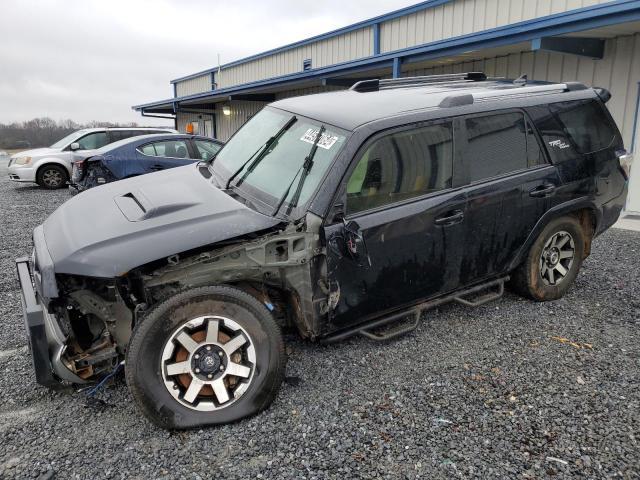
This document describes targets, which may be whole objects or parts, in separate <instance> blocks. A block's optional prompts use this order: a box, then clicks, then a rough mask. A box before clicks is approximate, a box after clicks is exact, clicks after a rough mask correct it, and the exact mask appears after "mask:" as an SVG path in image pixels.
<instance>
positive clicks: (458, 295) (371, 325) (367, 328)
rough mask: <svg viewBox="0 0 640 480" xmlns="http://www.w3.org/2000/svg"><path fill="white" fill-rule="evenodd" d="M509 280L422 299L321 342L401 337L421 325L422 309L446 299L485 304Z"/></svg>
mask: <svg viewBox="0 0 640 480" xmlns="http://www.w3.org/2000/svg"><path fill="white" fill-rule="evenodd" d="M508 280H509V277H508V276H506V277H502V278H499V279H497V280H492V281H490V282H486V283H482V284H480V285H476V286H475V287H471V288H467V289H465V290H461V291H459V292H455V293H453V294H451V295H447V296H444V297H441V298H436V299H434V300H429V301H427V302H424V303H421V304H420V305H417V306H415V307H412V308H409V309H407V310H402V311H400V312H398V313H394V314H391V315H390V316H387V317H382V318H378V319H376V320H372V321H369V322H367V323H365V324H364V325H359V326H356V327H352V328H350V329H348V330H344V331H342V332H338V333H336V334H333V335H330V336H328V337H326V338H324V339H322V340H321V342H322V343H335V342H339V341H340V340H344V339H346V338H349V337H352V336H354V335H362V336H363V337H367V338H369V339H371V340H375V341H379V342H382V341H386V340H391V339H392V338H396V337H399V336H400V335H404V334H406V333H409V332H412V331H413V330H415V329H416V328H417V327H418V324H419V323H420V317H421V316H422V313H423V312H425V311H427V310H431V309H432V308H435V307H438V306H440V305H442V304H444V303H449V302H458V303H461V304H463V305H466V306H468V307H479V306H480V305H484V304H485V303H487V302H490V301H492V300H497V299H498V298H500V297H502V295H503V294H504V284H505V282H507V281H508ZM493 288H496V290H495V291H490V292H487V293H484V294H482V295H480V296H477V297H473V295H474V294H478V293H481V292H484V291H485V290H490V289H493ZM465 297H467V298H465ZM469 297H471V298H469ZM410 315H413V320H412V321H411V323H409V324H408V325H401V326H398V327H396V328H394V329H391V330H389V331H387V332H385V333H374V332H373V330H375V329H377V328H380V327H383V326H385V325H387V324H389V323H391V322H393V321H394V320H399V319H401V318H405V317H408V316H410Z"/></svg>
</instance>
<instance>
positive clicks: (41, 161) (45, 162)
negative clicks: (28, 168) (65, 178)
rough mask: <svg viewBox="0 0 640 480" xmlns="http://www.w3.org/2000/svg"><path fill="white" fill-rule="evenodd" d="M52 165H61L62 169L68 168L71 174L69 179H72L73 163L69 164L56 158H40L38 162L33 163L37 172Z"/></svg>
mask: <svg viewBox="0 0 640 480" xmlns="http://www.w3.org/2000/svg"><path fill="white" fill-rule="evenodd" d="M51 164H56V165H60V166H61V167H64V168H66V170H67V172H68V173H69V177H71V168H72V167H71V162H68V161H66V160H62V159H60V158H56V157H43V158H39V159H38V160H36V161H35V162H33V169H34V170H35V171H36V172H37V171H38V170H39V169H40V168H42V167H43V166H44V165H51Z"/></svg>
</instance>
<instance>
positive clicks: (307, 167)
mask: <svg viewBox="0 0 640 480" xmlns="http://www.w3.org/2000/svg"><path fill="white" fill-rule="evenodd" d="M325 130H326V128H325V126H324V125H322V126H321V127H320V130H318V135H317V136H316V138H315V140H314V141H313V146H312V147H311V150H309V154H308V155H307V157H306V158H305V159H304V163H303V164H302V166H301V167H300V168H299V169H298V171H297V172H296V174H295V175H294V176H293V179H292V180H291V183H290V184H289V186H288V187H287V190H286V191H285V192H284V195H282V197H280V200H279V201H278V204H277V205H276V209H275V210H274V211H273V215H274V216H275V215H276V214H277V213H278V212H279V211H280V207H282V204H283V203H284V201H285V200H286V198H287V196H288V195H289V191H290V190H291V187H292V186H293V182H295V181H296V178H297V177H298V173H300V171H301V170H302V173H300V180H298V185H297V186H296V191H295V192H294V194H293V197H291V201H290V202H289V206H288V207H287V211H286V214H287V215H289V214H290V213H291V210H293V209H294V208H295V207H297V206H298V201H299V200H300V194H301V193H302V187H303V186H304V182H305V181H306V180H307V176H308V175H309V172H310V171H311V168H312V167H313V157H315V156H316V152H317V151H318V142H319V141H320V137H322V134H323V133H324V131H325Z"/></svg>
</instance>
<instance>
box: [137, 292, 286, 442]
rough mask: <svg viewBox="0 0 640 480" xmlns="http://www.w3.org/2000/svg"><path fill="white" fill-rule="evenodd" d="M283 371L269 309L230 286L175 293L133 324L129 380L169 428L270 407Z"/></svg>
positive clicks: (152, 413)
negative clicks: (138, 322)
mask: <svg viewBox="0 0 640 480" xmlns="http://www.w3.org/2000/svg"><path fill="white" fill-rule="evenodd" d="M284 370H285V354H284V344H283V341H282V336H281V334H280V330H279V328H278V326H277V325H276V323H275V320H274V319H273V317H272V315H271V313H270V312H269V311H268V310H267V309H266V307H265V306H264V305H263V304H262V303H260V302H259V301H258V300H256V299H255V298H254V297H252V296H250V295H248V294H247V293H245V292H242V291H240V290H237V289H235V288H231V287H221V286H218V287H205V288H198V289H195V290H193V291H190V292H185V293H181V294H178V295H176V296H174V297H171V298H169V299H168V300H166V301H165V302H163V303H162V304H160V305H159V306H158V307H156V308H155V309H154V310H153V311H152V312H151V313H150V314H149V315H147V316H146V317H145V318H144V319H143V320H142V322H141V323H140V324H139V325H138V326H137V327H136V329H135V331H134V333H133V336H132V338H131V342H130V344H129V351H128V353H127V360H126V377H127V384H128V385H129V389H130V390H131V393H132V395H133V397H134V399H135V400H136V402H137V403H138V405H139V406H140V407H141V408H142V410H143V412H144V413H145V414H146V415H147V416H148V417H149V418H150V419H151V420H152V421H153V422H154V423H156V424H157V425H159V426H162V427H164V428H176V429H182V428H192V427H198V426H202V425H215V424H223V423H229V422H233V421H236V420H239V419H241V418H243V417H246V416H249V415H252V414H254V413H256V412H259V411H260V410H262V409H264V408H266V407H267V406H268V405H269V404H270V403H271V402H272V401H273V399H274V398H275V396H276V394H277V392H278V389H279V387H280V384H281V382H282V379H283V377H284Z"/></svg>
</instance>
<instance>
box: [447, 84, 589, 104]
mask: <svg viewBox="0 0 640 480" xmlns="http://www.w3.org/2000/svg"><path fill="white" fill-rule="evenodd" d="M587 88H588V87H587V86H585V85H584V84H583V83H580V82H565V83H547V84H543V85H531V86H528V85H526V84H522V86H521V87H519V88H513V89H509V90H493V91H489V92H477V93H456V94H453V95H449V96H447V97H445V98H444V99H443V100H442V101H441V102H440V104H439V105H438V107H440V108H451V107H461V106H463V105H472V104H474V103H475V102H486V101H489V100H499V99H507V98H513V97H518V96H523V95H532V94H533V95H544V94H550V93H554V92H575V91H578V90H586V89H587Z"/></svg>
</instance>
